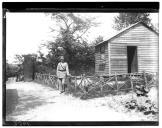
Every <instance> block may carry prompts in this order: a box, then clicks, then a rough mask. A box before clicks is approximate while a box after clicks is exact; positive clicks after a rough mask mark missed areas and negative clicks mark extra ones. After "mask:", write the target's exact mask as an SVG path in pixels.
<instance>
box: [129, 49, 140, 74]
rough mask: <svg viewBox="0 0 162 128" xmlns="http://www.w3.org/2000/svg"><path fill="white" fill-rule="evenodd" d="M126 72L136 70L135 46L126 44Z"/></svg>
mask: <svg viewBox="0 0 162 128" xmlns="http://www.w3.org/2000/svg"><path fill="white" fill-rule="evenodd" d="M127 58H128V73H133V72H138V62H137V46H127Z"/></svg>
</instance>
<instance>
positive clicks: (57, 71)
mask: <svg viewBox="0 0 162 128" xmlns="http://www.w3.org/2000/svg"><path fill="white" fill-rule="evenodd" d="M58 67H59V63H58V64H57V69H56V75H57V76H58Z"/></svg>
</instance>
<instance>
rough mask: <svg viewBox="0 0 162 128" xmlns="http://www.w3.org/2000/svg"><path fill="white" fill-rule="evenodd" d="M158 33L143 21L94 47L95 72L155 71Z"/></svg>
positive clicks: (156, 66) (104, 73)
mask: <svg viewBox="0 0 162 128" xmlns="http://www.w3.org/2000/svg"><path fill="white" fill-rule="evenodd" d="M158 38H159V35H158V33H157V32H155V31H154V30H153V29H151V28H150V27H149V26H147V25H146V24H144V23H143V22H138V23H136V24H133V25H131V26H130V27H128V28H125V29H124V30H122V31H121V32H119V33H118V34H117V35H115V36H113V37H111V38H110V39H108V40H106V41H103V42H101V43H99V44H97V45H96V46H95V73H96V74H99V75H106V74H114V73H115V72H116V73H132V72H143V71H148V72H158V42H159V40H158Z"/></svg>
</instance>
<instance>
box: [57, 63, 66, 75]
mask: <svg viewBox="0 0 162 128" xmlns="http://www.w3.org/2000/svg"><path fill="white" fill-rule="evenodd" d="M56 75H57V77H58V78H65V77H66V76H67V75H69V68H68V64H67V63H66V62H59V63H58V65H57V72H56Z"/></svg>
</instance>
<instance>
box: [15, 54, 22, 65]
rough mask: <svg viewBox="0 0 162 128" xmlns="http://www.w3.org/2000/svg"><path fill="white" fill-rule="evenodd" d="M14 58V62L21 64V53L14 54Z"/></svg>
mask: <svg viewBox="0 0 162 128" xmlns="http://www.w3.org/2000/svg"><path fill="white" fill-rule="evenodd" d="M14 59H15V63H18V64H22V63H23V62H24V57H23V55H18V54H16V55H15V58H14Z"/></svg>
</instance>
